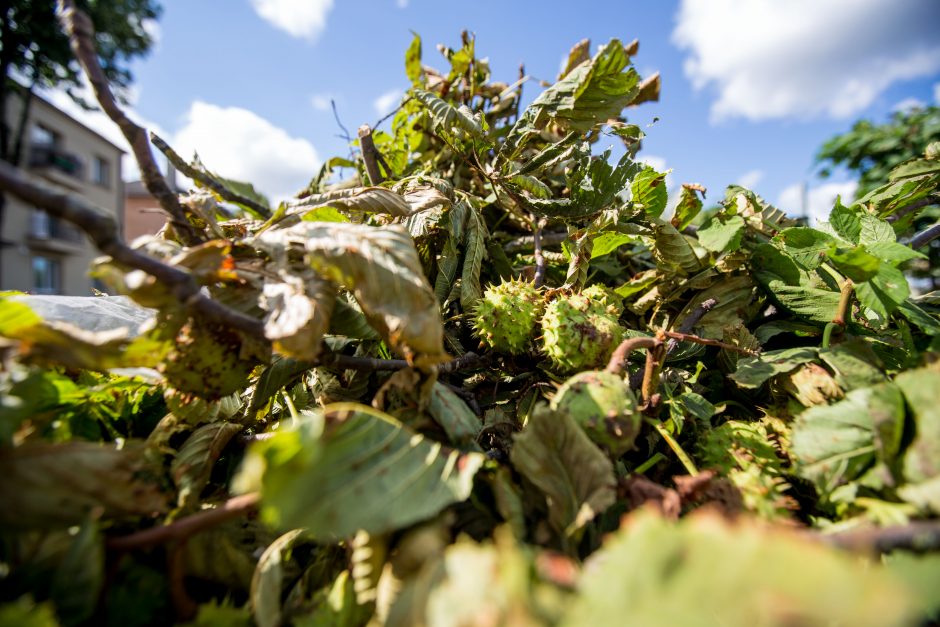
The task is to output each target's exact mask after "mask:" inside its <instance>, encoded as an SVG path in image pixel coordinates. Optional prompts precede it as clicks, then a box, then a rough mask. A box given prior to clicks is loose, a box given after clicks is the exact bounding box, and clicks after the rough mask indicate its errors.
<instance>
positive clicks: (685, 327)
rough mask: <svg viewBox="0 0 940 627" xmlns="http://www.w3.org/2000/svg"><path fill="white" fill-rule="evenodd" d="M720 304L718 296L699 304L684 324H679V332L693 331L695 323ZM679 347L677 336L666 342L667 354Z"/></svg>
mask: <svg viewBox="0 0 940 627" xmlns="http://www.w3.org/2000/svg"><path fill="white" fill-rule="evenodd" d="M717 304H718V299H717V298H709V299H708V300H705V301H702V302H701V303H699V305H698V306H697V307H696V308H695V309H693V310H692V311H690V312H689V315H688V316H686V317H685V320H683V321H682V324H680V325H679V333H691V332H692V329H694V328H695V325H697V324H698V323H699V321H700V320H701V319H702V318H703V317H705V314H707V313H708V312H709V311H711V310H712V309H714V308H715V306H716V305H717ZM678 347H679V340H677V339H676V338H671V339H670V340H669V341H668V342H667V343H666V354H667V355H668V354H670V353H672V351H674V350H676V348H678Z"/></svg>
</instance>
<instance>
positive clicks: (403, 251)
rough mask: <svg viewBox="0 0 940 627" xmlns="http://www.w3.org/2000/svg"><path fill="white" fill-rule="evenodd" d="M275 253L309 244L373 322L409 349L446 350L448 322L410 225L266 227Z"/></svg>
mask: <svg viewBox="0 0 940 627" xmlns="http://www.w3.org/2000/svg"><path fill="white" fill-rule="evenodd" d="M260 243H261V244H262V245H264V246H265V247H266V248H268V249H270V250H271V251H272V252H273V253H274V254H275V255H287V250H288V249H289V248H291V247H294V246H297V247H300V248H302V249H305V250H306V252H307V258H308V260H309V262H310V263H311V264H312V265H313V268H314V269H315V270H316V271H317V272H319V273H320V274H321V275H322V276H325V277H327V278H329V279H330V280H331V281H333V282H335V283H336V284H338V285H342V286H345V287H346V288H348V289H349V290H350V291H352V292H353V294H355V296H356V300H358V301H359V304H360V305H361V306H362V310H363V312H364V313H365V315H366V317H367V318H368V319H369V322H370V323H371V324H372V325H373V326H374V327H376V328H377V329H378V330H379V331H380V332H381V333H382V335H383V336H384V337H385V338H386V339H387V341H388V342H389V343H390V344H391V345H392V346H394V347H396V348H398V349H399V350H401V351H402V352H404V353H405V354H407V355H414V354H415V353H420V354H423V355H425V356H427V357H428V359H429V360H434V359H440V358H442V357H443V355H444V344H443V342H444V340H443V326H442V323H441V317H440V313H439V310H438V304H437V301H436V299H435V297H434V292H433V290H432V289H431V286H430V285H429V284H428V282H427V279H426V278H425V277H424V272H423V270H422V268H421V260H420V259H419V258H418V254H417V252H416V251H415V248H414V244H413V242H412V240H411V237H410V236H409V235H408V233H407V231H405V230H404V229H402V228H401V227H397V226H386V227H383V228H374V227H370V226H365V225H361V224H337V223H319V222H305V223H301V224H297V225H294V226H292V227H288V228H286V229H276V230H270V231H267V232H265V233H264V234H262V235H261V242H260Z"/></svg>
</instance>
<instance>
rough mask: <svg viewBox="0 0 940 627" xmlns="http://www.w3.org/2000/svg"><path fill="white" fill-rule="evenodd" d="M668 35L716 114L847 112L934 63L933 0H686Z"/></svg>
mask: <svg viewBox="0 0 940 627" xmlns="http://www.w3.org/2000/svg"><path fill="white" fill-rule="evenodd" d="M676 20H677V23H676V27H675V30H674V31H673V33H672V39H673V42H674V43H675V44H676V45H677V46H678V47H679V48H681V49H683V50H687V51H688V53H689V56H688V57H687V58H686V60H685V73H686V76H687V77H688V78H689V80H690V81H691V82H692V84H693V86H694V87H695V88H696V89H702V88H704V87H706V86H708V85H714V86H715V87H716V88H717V92H718V94H717V100H716V101H715V102H714V103H713V104H712V108H711V113H712V118H713V119H716V120H718V119H722V118H729V117H735V116H739V117H744V118H747V119H750V120H763V119H770V118H782V117H789V116H797V117H803V118H809V117H818V116H821V115H827V116H830V117H833V118H847V117H850V116H853V115H855V114H857V113H858V112H859V111H861V110H863V109H864V108H866V107H867V106H868V105H870V104H871V103H872V101H873V100H874V99H875V98H876V97H877V96H878V95H879V94H881V93H882V92H883V91H884V90H885V89H886V88H887V87H888V86H889V85H891V84H892V83H894V82H897V81H903V80H909V79H913V78H917V77H922V76H928V75H930V74H932V73H935V72H937V71H938V70H940V39H938V38H937V36H936V28H937V24H940V3H938V2H936V0H906V1H905V2H896V1H895V0H827V1H826V2H818V1H817V0H787V1H785V2H780V1H778V0H683V1H682V4H681V6H680V8H679V12H678V14H677V18H676Z"/></svg>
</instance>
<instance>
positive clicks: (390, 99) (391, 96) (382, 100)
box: [372, 89, 405, 115]
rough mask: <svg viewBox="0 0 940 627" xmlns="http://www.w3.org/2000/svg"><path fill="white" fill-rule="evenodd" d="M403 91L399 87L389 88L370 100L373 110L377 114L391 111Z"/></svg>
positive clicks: (396, 104) (402, 94)
mask: <svg viewBox="0 0 940 627" xmlns="http://www.w3.org/2000/svg"><path fill="white" fill-rule="evenodd" d="M404 95H405V93H404V92H403V91H402V90H400V89H390V90H388V91H387V92H385V93H384V94H382V95H381V96H379V97H378V98H376V99H375V100H374V101H373V102H372V106H373V107H374V108H375V112H376V113H378V114H379V115H385V114H387V113H391V111H392V109H394V108H395V107H397V106H398V103H399V102H400V101H401V97H402V96H404Z"/></svg>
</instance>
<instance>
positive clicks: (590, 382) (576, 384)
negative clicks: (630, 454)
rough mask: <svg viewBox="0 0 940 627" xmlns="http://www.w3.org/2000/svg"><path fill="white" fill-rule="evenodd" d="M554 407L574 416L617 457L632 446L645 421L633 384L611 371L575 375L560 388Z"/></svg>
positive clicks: (602, 445)
mask: <svg viewBox="0 0 940 627" xmlns="http://www.w3.org/2000/svg"><path fill="white" fill-rule="evenodd" d="M552 408H553V409H557V410H560V411H564V412H566V413H567V414H568V415H569V416H571V418H572V419H574V421H575V422H577V423H578V424H579V425H581V428H582V429H584V432H585V433H586V434H587V436H588V437H589V438H591V441H592V442H594V443H595V444H597V445H598V446H600V447H602V448H604V449H605V450H606V451H607V452H608V453H610V455H611V457H613V458H615V459H616V458H617V457H620V456H621V455H623V454H624V453H626V452H627V451H629V450H630V449H632V448H633V443H634V441H635V440H636V436H637V434H638V433H639V431H640V427H641V426H642V424H643V419H642V416H641V415H640V412H639V410H638V409H637V406H636V397H635V396H634V395H633V392H632V391H631V390H630V387H629V386H628V385H627V384H626V383H625V382H624V380H623V379H622V378H621V377H620V376H619V375H616V374H613V373H611V372H599V371H587V372H579V373H578V374H576V375H574V376H573V377H571V378H570V379H568V380H567V381H565V383H564V384H563V385H562V386H561V388H559V389H558V393H557V394H556V395H555V398H554V399H553V400H552Z"/></svg>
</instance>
